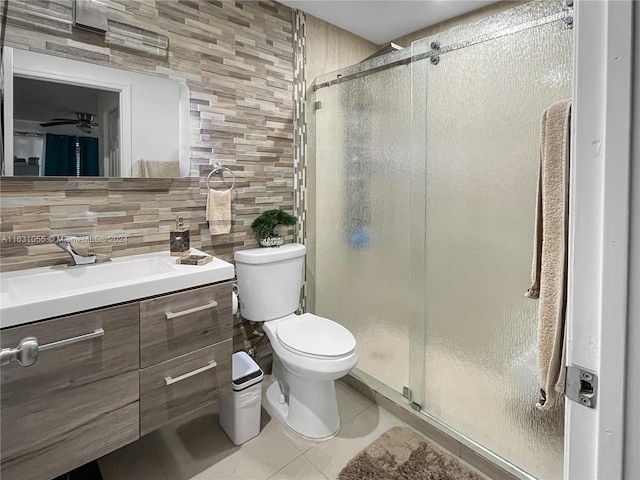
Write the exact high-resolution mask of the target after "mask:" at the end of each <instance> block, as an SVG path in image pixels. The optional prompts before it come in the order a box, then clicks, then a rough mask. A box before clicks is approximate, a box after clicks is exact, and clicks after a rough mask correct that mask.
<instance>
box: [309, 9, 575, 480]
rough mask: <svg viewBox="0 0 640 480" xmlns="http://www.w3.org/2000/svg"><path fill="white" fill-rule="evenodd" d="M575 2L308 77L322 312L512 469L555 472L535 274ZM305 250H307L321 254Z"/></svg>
mask: <svg viewBox="0 0 640 480" xmlns="http://www.w3.org/2000/svg"><path fill="white" fill-rule="evenodd" d="M570 15H571V11H570V10H569V9H567V8H566V7H564V6H563V4H562V3H560V2H548V1H536V2H531V3H528V4H525V5H522V6H519V7H517V8H514V9H511V10H508V11H505V12H504V13H502V14H499V15H496V16H494V17H490V18H487V19H483V20H480V21H478V22H475V23H472V24H468V25H464V26H461V27H458V28H454V29H451V30H449V31H446V32H443V33H439V34H437V35H434V36H432V37H428V38H425V39H423V40H420V41H417V42H414V43H413V44H412V46H411V47H410V48H406V49H404V50H401V51H398V52H393V53H389V54H386V55H383V56H381V57H377V58H373V59H371V60H367V61H366V62H362V63H360V64H358V65H354V66H352V67H348V68H346V69H343V70H341V71H340V72H336V73H333V74H328V75H324V76H322V77H319V78H318V79H316V89H315V98H314V99H313V100H314V102H315V105H316V110H315V122H316V151H315V171H314V174H315V184H316V212H315V215H316V217H315V218H316V249H315V258H314V260H313V261H314V263H315V284H316V292H315V293H316V294H315V313H317V314H319V315H322V316H326V317H328V318H332V319H334V320H336V321H338V322H340V323H342V324H344V325H345V326H346V327H347V328H349V329H350V330H351V331H352V332H353V334H354V335H355V337H356V339H357V341H358V349H359V352H360V362H359V365H358V368H359V369H360V370H362V371H363V372H365V373H367V374H369V375H370V376H372V377H374V378H375V379H377V380H379V381H381V382H382V383H384V384H386V385H388V386H390V387H392V388H394V389H396V390H397V391H399V392H403V391H404V392H410V394H411V400H412V401H413V402H415V404H416V405H417V406H419V407H421V411H422V413H424V414H425V415H428V416H430V417H432V418H434V419H436V420H437V421H439V422H441V423H442V424H444V425H446V427H447V428H449V429H451V430H453V431H455V432H456V433H457V434H459V435H461V436H462V437H463V438H465V439H467V443H468V444H470V445H472V446H473V447H474V448H475V449H476V450H477V451H478V452H479V453H480V454H484V455H493V454H495V455H497V456H498V457H500V458H502V459H503V460H504V461H505V462H506V463H507V464H510V465H511V466H512V468H511V470H512V471H515V472H520V473H521V474H522V475H523V476H524V475H525V474H529V475H533V476H535V477H538V478H559V477H562V468H563V412H562V409H561V408H558V409H555V410H552V411H539V410H537V409H536V408H535V403H536V400H537V394H538V383H537V377H536V372H537V368H536V349H537V344H536V342H537V333H536V308H537V305H536V302H534V301H532V300H529V299H527V298H525V297H524V293H525V291H526V290H527V288H528V287H529V280H530V271H531V259H532V258H531V257H532V243H533V228H534V213H535V205H536V203H535V202H536V186H537V173H538V151H539V150H538V149H539V140H540V124H541V118H542V113H543V112H544V110H545V109H546V108H547V107H548V106H549V105H551V104H552V103H554V102H557V101H559V100H563V99H566V98H569V97H570V96H571V80H572V30H571V29H570V28H569V27H570ZM312 254H313V252H312Z"/></svg>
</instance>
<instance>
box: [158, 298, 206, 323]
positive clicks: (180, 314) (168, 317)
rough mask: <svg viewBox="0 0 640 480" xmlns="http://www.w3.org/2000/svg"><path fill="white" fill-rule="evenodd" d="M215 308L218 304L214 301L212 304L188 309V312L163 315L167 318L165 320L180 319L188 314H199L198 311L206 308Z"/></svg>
mask: <svg viewBox="0 0 640 480" xmlns="http://www.w3.org/2000/svg"><path fill="white" fill-rule="evenodd" d="M217 306H218V302H216V301H215V300H214V301H212V302H209V303H207V304H206V305H200V306H199V307H193V308H190V309H189V310H182V311H181V312H176V313H173V312H166V313H165V315H166V316H167V320H171V319H172V318H176V317H181V316H182V315H189V314H190V313H194V312H199V311H200V310H206V309H207V308H213V307H217Z"/></svg>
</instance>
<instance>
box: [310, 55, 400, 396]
mask: <svg viewBox="0 0 640 480" xmlns="http://www.w3.org/2000/svg"><path fill="white" fill-rule="evenodd" d="M323 78H326V76H325V77H323ZM333 78H336V77H335V76H334V77H333ZM410 97H411V96H410V67H409V66H408V65H405V66H402V67H397V68H392V69H390V70H385V71H382V72H378V73H374V74H371V75H367V76H364V77H362V78H356V79H352V80H349V81H345V82H344V83H339V84H336V85H332V86H330V87H327V88H320V89H318V90H316V92H315V100H316V102H320V103H319V104H320V105H321V108H320V109H317V110H316V111H315V120H316V161H315V172H314V174H315V175H314V178H315V188H316V197H317V198H318V201H317V202H316V211H315V214H316V228H315V234H316V256H315V284H316V288H315V293H316V295H315V312H314V313H316V314H318V315H321V316H325V317H327V318H330V319H332V320H334V321H337V322H339V323H340V324H342V325H344V326H345V327H346V328H348V329H349V330H350V331H351V332H352V333H353V335H354V336H355V337H356V340H357V344H358V353H359V355H360V360H359V362H358V365H357V368H359V369H360V370H362V371H363V372H365V373H367V374H369V375H371V376H372V377H374V378H376V379H377V380H379V381H381V382H383V383H385V384H387V385H389V386H390V387H392V388H394V389H395V390H398V391H400V392H401V391H402V389H403V387H404V386H406V385H408V366H409V365H408V364H409V322H408V320H409V305H408V302H407V301H406V297H407V292H408V291H409V289H410V287H411V284H410V279H409V275H408V270H409V266H410V265H411V258H410V249H409V236H408V225H409V207H410V195H409V194H410V158H411V156H410V145H411V142H410V133H411V128H410V124H409V122H410V111H411V104H410Z"/></svg>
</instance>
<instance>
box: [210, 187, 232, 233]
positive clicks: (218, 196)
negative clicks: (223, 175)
mask: <svg viewBox="0 0 640 480" xmlns="http://www.w3.org/2000/svg"><path fill="white" fill-rule="evenodd" d="M206 216H207V221H208V222H209V232H210V233H211V235H222V234H224V233H229V232H231V190H212V189H209V193H208V195H207V208H206Z"/></svg>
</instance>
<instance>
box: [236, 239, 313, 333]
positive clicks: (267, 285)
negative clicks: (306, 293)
mask: <svg viewBox="0 0 640 480" xmlns="http://www.w3.org/2000/svg"><path fill="white" fill-rule="evenodd" d="M305 252H306V248H305V246H304V245H301V244H299V243H289V244H286V245H282V246H281V247H277V248H268V247H263V248H252V249H249V250H239V251H237V252H235V253H234V255H233V258H234V260H235V261H236V276H237V277H238V290H239V295H240V313H241V314H242V316H243V317H244V318H246V319H247V320H252V321H254V322H268V321H269V320H275V319H276V318H281V317H285V316H287V315H289V314H291V313H294V312H295V311H296V310H297V309H298V304H299V302H300V289H301V288H302V272H303V266H304V255H305Z"/></svg>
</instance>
